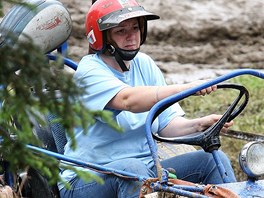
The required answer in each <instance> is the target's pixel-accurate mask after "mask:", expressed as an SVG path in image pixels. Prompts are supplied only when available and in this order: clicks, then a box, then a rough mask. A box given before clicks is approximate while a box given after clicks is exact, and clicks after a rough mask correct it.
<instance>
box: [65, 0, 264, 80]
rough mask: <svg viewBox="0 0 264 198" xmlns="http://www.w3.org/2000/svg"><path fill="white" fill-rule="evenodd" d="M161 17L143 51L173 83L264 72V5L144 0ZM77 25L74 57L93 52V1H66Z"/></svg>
mask: <svg viewBox="0 0 264 198" xmlns="http://www.w3.org/2000/svg"><path fill="white" fill-rule="evenodd" d="M138 1H139V2H140V4H141V5H143V6H144V7H145V9H147V10H148V11H151V12H154V13H156V14H158V15H160V17H161V19H160V20H158V21H151V22H149V23H148V33H149V34H148V37H147V41H146V42H145V44H144V45H143V46H142V47H141V51H143V52H146V53H147V54H149V55H150V56H151V57H152V58H153V59H154V60H155V61H156V63H157V64H158V66H159V67H160V68H161V69H162V71H163V72H164V74H165V76H166V79H167V81H168V83H174V82H177V83H181V82H186V81H190V80H195V79H201V78H214V77H216V76H217V75H221V74H223V73H226V72H228V71H229V69H235V68H255V69H264V1H263V0H234V1H229V0H214V1H211V0H195V1H193V0H184V1H182V0H155V1H153V0H138ZM61 2H62V3H63V4H64V5H65V7H67V8H68V10H69V12H70V13H71V17H72V20H73V31H72V35H71V37H70V39H69V45H70V51H69V55H70V57H71V58H73V59H74V60H75V61H79V60H80V58H81V57H82V56H83V55H85V54H86V53H87V51H88V42H87V41H86V38H85V32H84V31H85V30H84V20H85V15H86V12H87V11H88V9H89V7H90V5H91V0H88V1H84V0H61Z"/></svg>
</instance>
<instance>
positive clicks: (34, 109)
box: [0, 1, 120, 183]
mask: <svg viewBox="0 0 264 198" xmlns="http://www.w3.org/2000/svg"><path fill="white" fill-rule="evenodd" d="M1 5H2V1H1ZM9 39H10V40H13V39H14V40H13V41H15V38H12V35H10V37H9ZM11 43H12V42H11ZM58 56H59V55H58ZM0 60H1V61H0V85H1V86H0V103H1V106H0V115H1V116H0V136H1V146H0V153H1V156H2V158H3V159H5V160H7V161H9V162H10V165H11V169H12V170H14V171H15V170H26V169H27V168H28V167H34V168H35V169H37V170H39V171H40V172H41V173H42V174H43V175H45V176H46V177H47V178H49V181H50V182H51V183H55V182H57V181H58V180H60V178H59V175H58V173H59V172H58V170H59V166H60V164H59V162H58V161H57V160H55V159H54V158H52V157H49V156H46V155H44V154H41V153H36V151H33V150H30V149H28V148H27V147H26V145H27V144H31V145H36V146H42V143H41V142H40V141H39V140H38V139H37V138H36V136H35V135H34V133H33V128H34V123H33V122H32V118H34V119H35V120H36V121H37V122H38V123H39V124H40V125H41V126H42V127H46V124H47V123H46V122H45V120H44V119H43V116H44V115H48V114H50V113H52V114H54V115H57V116H58V119H56V120H54V122H60V123H61V124H62V125H63V127H64V128H65V131H66V132H67V135H68V136H69V137H71V138H72V141H71V143H72V145H71V146H72V148H75V147H76V141H75V138H74V134H73V129H74V127H76V126H81V127H83V128H84V129H85V130H86V129H87V128H88V127H89V126H90V125H91V124H93V123H94V122H95V117H98V116H99V117H102V119H104V120H105V121H106V122H109V124H110V125H111V126H113V127H115V128H116V129H117V130H120V128H119V127H118V126H117V125H116V123H115V122H113V120H112V114H111V113H110V112H103V111H91V110H89V109H87V108H86V107H85V106H84V105H83V104H82V102H81V101H80V97H81V96H82V95H83V94H84V93H85V92H84V89H81V88H77V87H76V85H75V83H74V81H73V79H72V74H70V73H68V72H65V70H64V64H63V62H62V59H61V58H58V60H57V61H53V62H51V61H49V60H48V59H47V57H46V56H45V55H44V52H43V51H42V50H41V49H40V48H39V47H38V46H36V45H34V44H33V42H32V41H31V39H30V38H28V39H27V40H25V41H24V42H16V43H15V45H14V46H11V45H4V46H2V47H1V48H0ZM73 170H75V171H76V172H77V174H78V175H79V176H80V177H82V178H83V177H87V179H94V176H91V175H90V174H85V173H83V174H82V173H80V171H78V170H77V169H74V168H73ZM97 181H98V182H102V181H100V180H98V179H97Z"/></svg>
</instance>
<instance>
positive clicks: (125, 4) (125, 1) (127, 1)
mask: <svg viewBox="0 0 264 198" xmlns="http://www.w3.org/2000/svg"><path fill="white" fill-rule="evenodd" d="M118 1H119V3H120V5H121V6H123V7H129V6H133V4H132V3H131V0H118Z"/></svg>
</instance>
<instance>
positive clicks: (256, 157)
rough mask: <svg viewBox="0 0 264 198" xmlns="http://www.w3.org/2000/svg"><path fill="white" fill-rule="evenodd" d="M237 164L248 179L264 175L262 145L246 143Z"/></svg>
mask: <svg viewBox="0 0 264 198" xmlns="http://www.w3.org/2000/svg"><path fill="white" fill-rule="evenodd" d="M239 164H240V166H241V168H242V170H243V171H244V172H245V173H246V174H247V175H248V176H249V177H252V178H258V177H260V176H261V175H264V143H263V142H249V143H247V144H246V145H245V146H244V147H243V148H242V150H241V152H240V155H239Z"/></svg>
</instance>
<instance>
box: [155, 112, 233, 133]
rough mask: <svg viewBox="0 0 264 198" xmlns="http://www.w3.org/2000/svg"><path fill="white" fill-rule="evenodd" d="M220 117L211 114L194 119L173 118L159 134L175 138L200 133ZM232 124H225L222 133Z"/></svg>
mask: <svg viewBox="0 0 264 198" xmlns="http://www.w3.org/2000/svg"><path fill="white" fill-rule="evenodd" d="M221 117H222V115H216V114H211V115H208V116H204V117H201V118H196V119H187V118H184V117H179V116H178V117H175V118H174V119H173V120H171V122H170V123H169V124H168V125H167V126H166V127H165V128H164V129H163V130H162V131H161V132H160V135H161V136H164V137H177V136H183V135H188V134H192V133H195V132H201V131H204V130H205V129H207V128H208V127H210V126H211V125H213V124H214V123H215V122H217V121H218V120H219V119H220V118H221ZM233 124H234V122H233V121H231V122H227V123H225V125H224V127H223V128H222V130H221V131H222V132H224V133H225V132H227V130H228V128H229V127H231V126H232V125H233Z"/></svg>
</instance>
